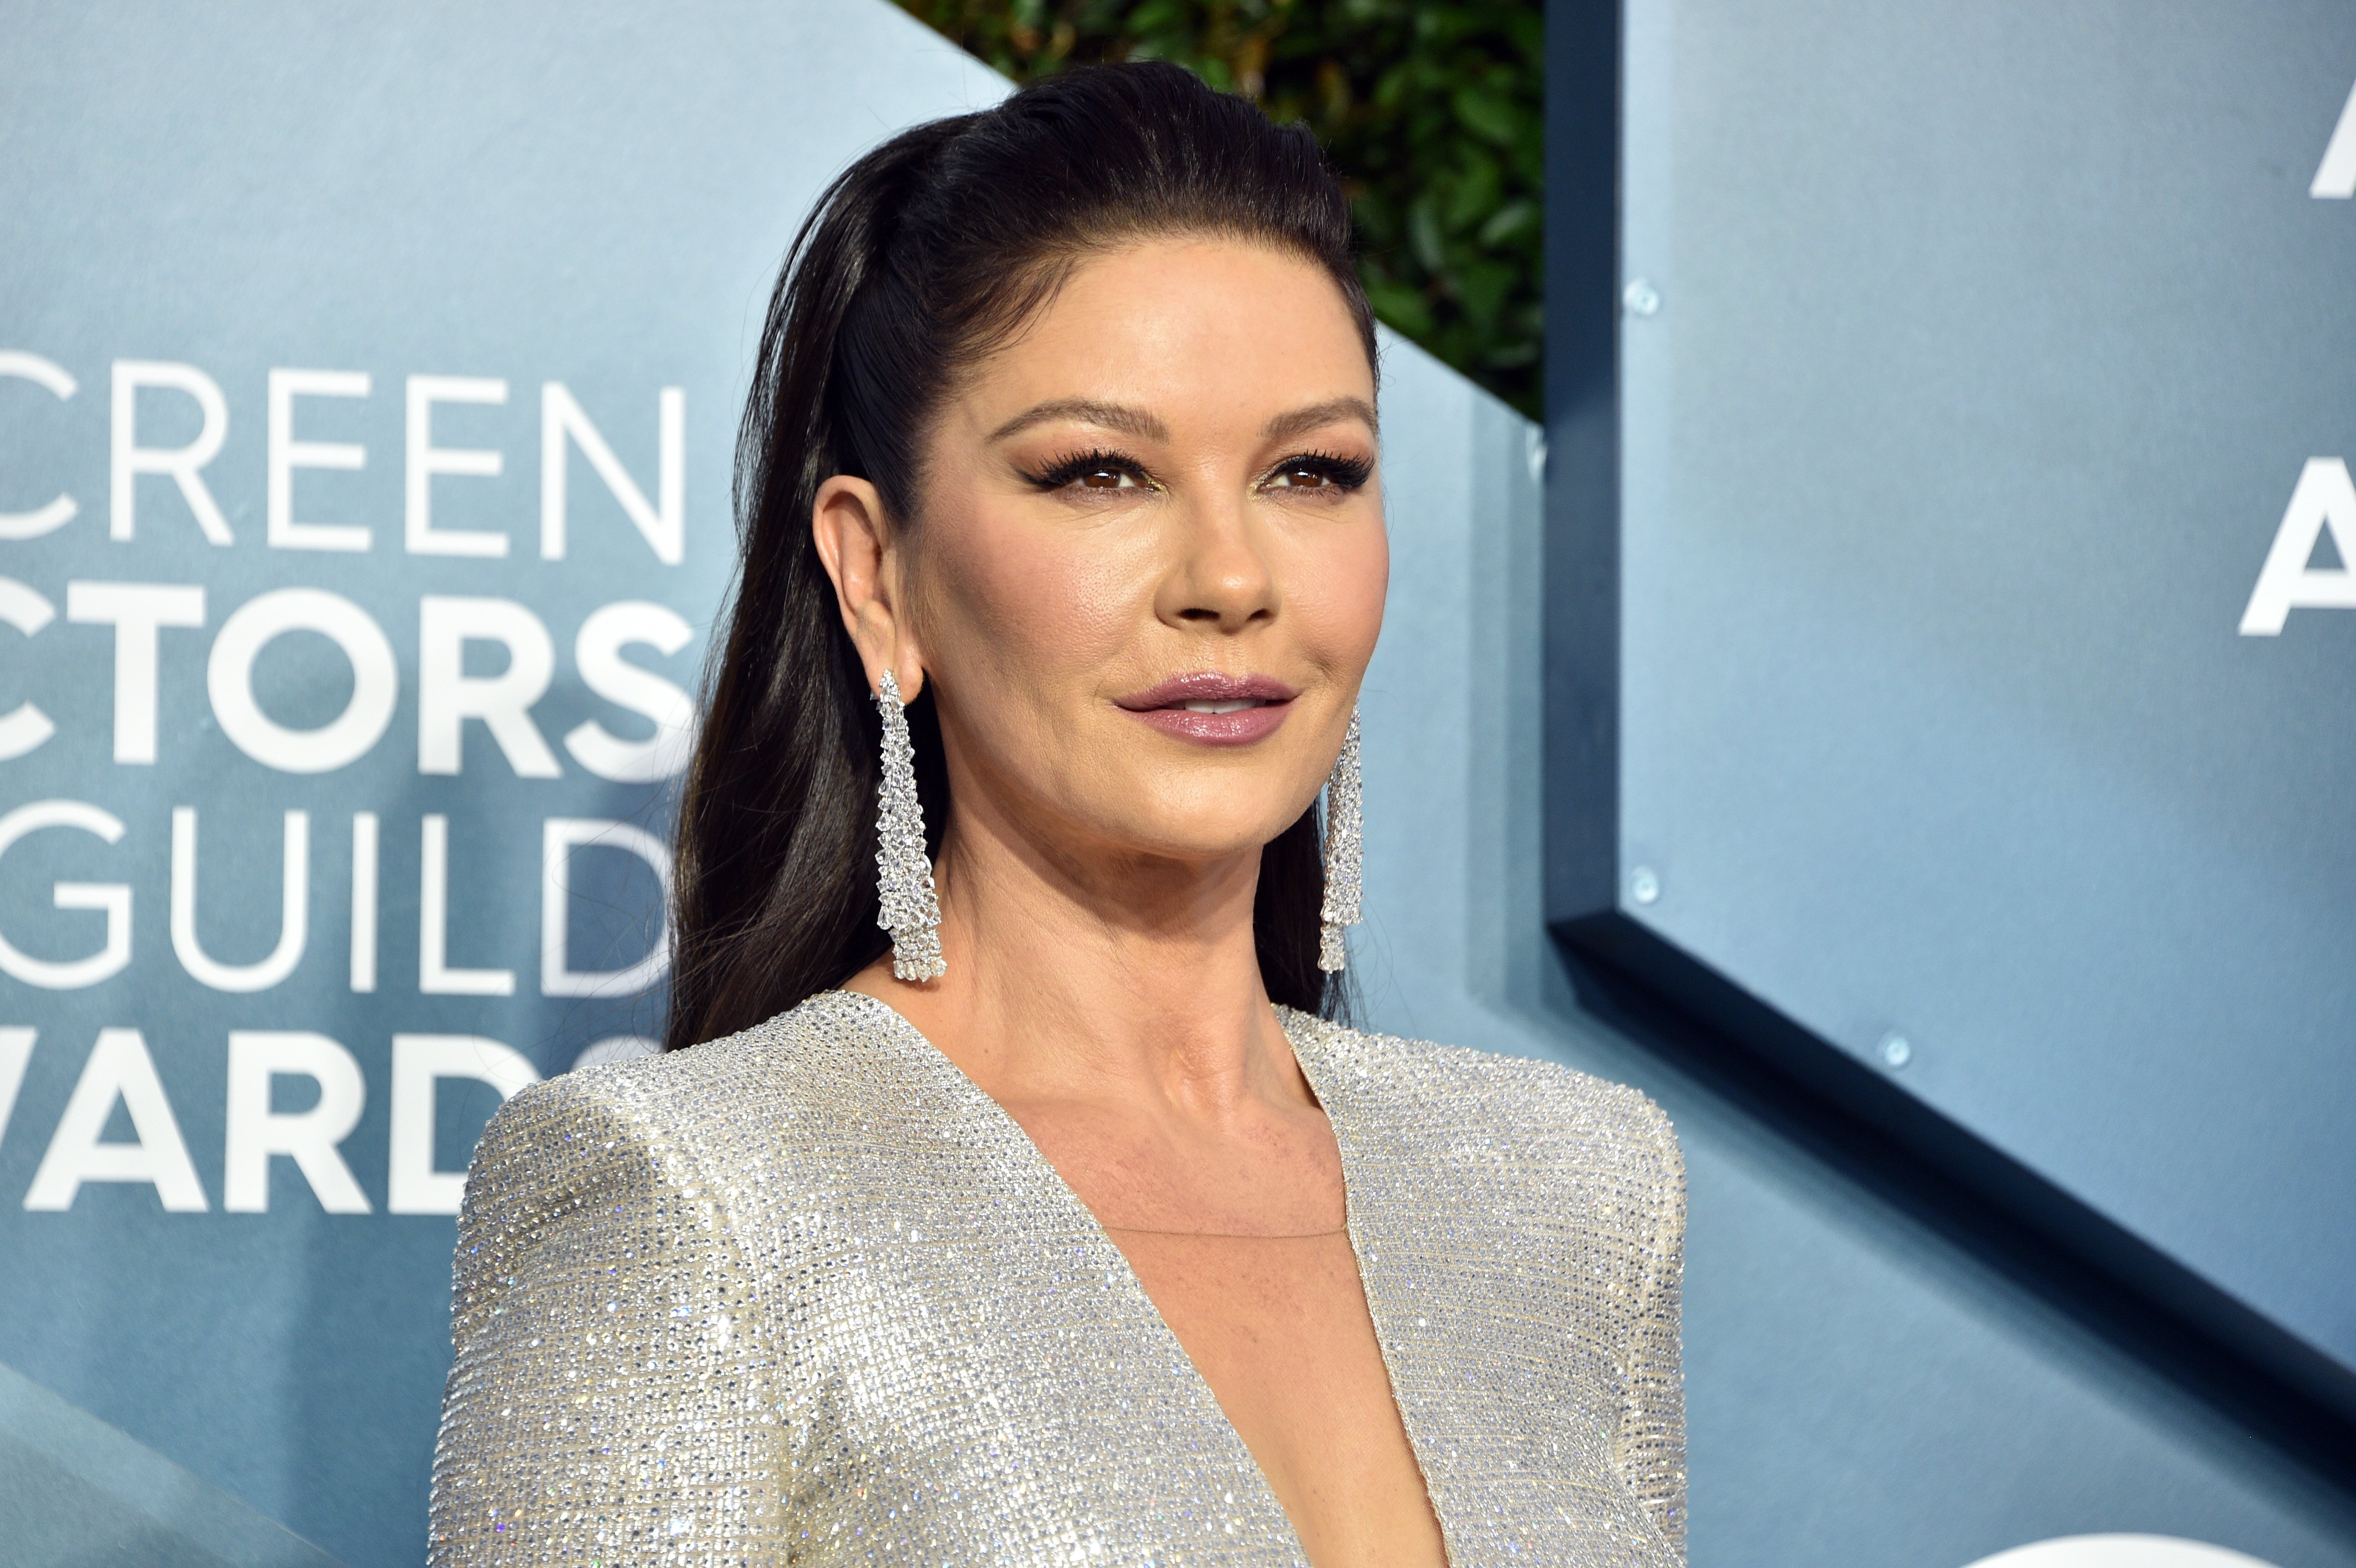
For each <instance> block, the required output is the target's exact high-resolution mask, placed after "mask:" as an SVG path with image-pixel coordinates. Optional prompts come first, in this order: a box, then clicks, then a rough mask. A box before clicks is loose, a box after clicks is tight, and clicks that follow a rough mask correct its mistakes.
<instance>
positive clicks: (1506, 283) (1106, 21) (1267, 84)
mask: <svg viewBox="0 0 2356 1568" xmlns="http://www.w3.org/2000/svg"><path fill="white" fill-rule="evenodd" d="M900 4H901V5H903V6H905V8H906V9H907V10H908V11H909V12H910V13H911V14H913V15H914V16H916V17H917V18H919V19H920V20H922V21H924V22H926V23H927V24H929V25H930V26H931V27H933V28H935V29H936V30H937V31H938V32H940V33H942V34H944V35H946V36H947V37H950V38H952V39H954V40H955V41H956V42H958V44H960V45H962V46H963V47H964V48H966V49H968V50H969V51H970V52H972V53H973V54H975V55H977V56H979V57H980V58H981V59H984V60H987V61H988V62H989V63H990V64H991V65H992V66H995V67H996V68H997V69H1000V70H1001V71H1003V72H1004V73H1006V74H1007V75H1008V76H1011V77H1012V78H1013V79H1014V80H1017V81H1028V80H1033V78H1036V77H1041V76H1045V75H1049V74H1051V73H1053V72H1055V71H1057V70H1060V69H1064V68H1065V67H1066V66H1073V65H1090V64H1097V63H1102V62H1109V61H1117V60H1124V59H1166V60H1173V61H1175V62H1177V63H1178V64H1180V65H1183V66H1185V67H1187V68H1188V69H1191V70H1193V71H1194V72H1196V73H1197V74H1198V75H1200V76H1202V77H1203V78H1204V79H1205V80H1207V81H1209V82H1210V83H1211V85H1212V86H1214V87H1216V88H1219V89H1220V90H1222V91H1228V92H1240V93H1242V94H1243V95H1244V96H1246V97H1248V98H1250V99H1253V100H1255V101H1258V103H1259V104H1260V105H1261V106H1262V107H1263V108H1265V109H1266V110H1267V111H1268V112H1269V113H1270V114H1271V115H1273V116H1275V117H1276V118H1278V119H1280V120H1299V121H1302V122H1305V123H1307V124H1308V125H1309V127H1310V128H1311V129H1312V131H1314V132H1315V133H1317V137H1318V139H1319V141H1321V142H1322V143H1323V144H1324V146H1325V148H1326V152H1327V155H1328V156H1330V157H1331V158H1332V159H1333V165H1334V167H1335V169H1336V170H1337V171H1338V172H1339V173H1340V174H1341V176H1342V178H1343V181H1344V185H1345V186H1346V187H1347V188H1348V190H1349V193H1350V200H1351V204H1352V206H1353V208H1354V209H1355V213H1356V215H1357V221H1358V235H1359V243H1360V246H1361V254H1360V259H1359V270H1360V272H1362V273H1363V274H1364V276H1365V283H1366V293H1367V295H1368V297H1369V298H1371V299H1372V300H1373V302H1374V306H1375V313H1376V315H1379V316H1380V317H1381V318H1382V319H1383V320H1384V321H1385V322H1387V324H1389V325H1391V326H1392V327H1394V328H1395V329H1397V330H1398V332H1400V333H1402V334H1404V335H1405V336H1408V337H1410V338H1413V339H1414V340H1415V341H1416V342H1418V343H1419V344H1421V345H1423V347H1426V348H1428V349H1430V351H1431V352H1432V353H1434V354H1435V355H1437V356H1439V357H1440V358H1441V359H1444V360H1446V361H1447V362H1448V363H1449V364H1451V365H1453V366H1454V367H1456V368H1458V369H1459V370H1462V371H1463V372H1464V373H1465V374H1466V375H1468V376H1470V377H1472V379H1474V380H1475V381H1478V382H1480V383H1481V384H1482V385H1483V386H1484V387H1487V388H1488V389H1490V390H1492V391H1494V392H1495V393H1496V394H1497V395H1498V396H1499V397H1501V398H1503V399H1505V400H1506V401H1507V402H1509V403H1512V404H1513V405H1514V406H1515V407H1516V408H1518V409H1520V410H1521V411H1523V412H1525V413H1526V414H1529V415H1530V416H1532V417H1533V418H1536V417H1537V413H1538V360H1539V341H1540V338H1539V335H1540V331H1541V328H1542V325H1543V323H1542V320H1541V316H1540V306H1539V294H1538V279H1539V276H1540V272H1539V266H1538V262H1539V254H1538V240H1539V236H1540V233H1541V232H1542V230H1543V229H1544V225H1543V224H1542V223H1541V221H1540V212H1539V189H1540V180H1541V178H1542V176H1543V173H1544V163H1545V159H1544V155H1543V151H1542V146H1541V116H1542V111H1541V100H1540V96H1539V93H1540V84H1541V81H1542V80H1543V78H1542V75H1541V72H1542V69H1543V65H1542V33H1541V24H1540V16H1541V12H1540V8H1539V6H1538V5H1537V0H1520V3H1516V0H1421V3H1419V0H900Z"/></svg>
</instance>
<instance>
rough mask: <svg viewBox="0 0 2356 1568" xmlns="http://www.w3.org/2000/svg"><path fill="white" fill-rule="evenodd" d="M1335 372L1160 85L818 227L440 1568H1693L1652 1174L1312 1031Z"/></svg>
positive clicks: (520, 1139) (1311, 190)
mask: <svg viewBox="0 0 2356 1568" xmlns="http://www.w3.org/2000/svg"><path fill="white" fill-rule="evenodd" d="M1375 402H1376V353H1375V336H1374V329H1373V322H1372V318H1371V316H1370V315H1369V314H1368V311H1367V307H1366V302H1365V295H1364V293H1362V292H1361V290H1360V288H1359V285H1358V283H1357V281H1356V277H1355V272H1354V271H1353V269H1352V266H1351V260H1350V234H1349V223H1348V218H1347V211H1346V208H1345V205H1344V199H1343V197H1342V195H1341V193H1340V192H1339V190H1338V189H1337V188H1336V187H1335V186H1334V184H1333V180H1332V178H1331V176H1329V175H1328V174H1327V173H1326V171H1325V170H1324V168H1323V165H1322V164H1321V162H1320V160H1319V156H1318V153H1317V150H1316V148H1315V146H1314V144H1313V143H1312V141H1311V139H1310V138H1309V136H1308V135H1307V133H1305V132H1302V131H1301V130H1299V129H1297V128H1286V129H1279V128H1277V127H1274V126H1271V125H1270V124H1269V123H1268V122H1267V121H1266V120H1265V119H1263V118H1262V117H1261V116H1260V115H1259V113H1258V112H1257V111H1256V110H1255V109H1253V108H1251V107H1250V106H1249V105H1248V104H1246V103H1244V102H1242V101H1239V100H1236V99H1231V98H1224V97H1220V96H1218V95H1216V94H1214V93H1212V92H1211V91H1209V90H1208V89H1206V88H1205V87H1203V86H1202V85H1201V84H1199V83H1198V82H1197V81H1195V80H1194V78H1192V77H1190V76H1188V75H1187V74H1186V73H1184V72H1183V71H1181V70H1179V69H1175V68H1173V67H1168V66H1160V65H1141V66H1132V67H1123V68H1119V69H1108V70H1099V71H1092V72H1085V73H1077V74H1074V75H1069V76H1065V77H1062V78H1059V79H1056V80H1053V81H1050V82H1048V83H1045V84H1044V85H1040V86H1034V87H1031V88H1027V89H1025V90H1023V91H1021V92H1019V93H1017V94H1015V95H1014V96H1013V97H1012V99H1010V100H1009V101H1006V102H1005V103H1004V104H1002V105H1001V106H1000V107H999V108H996V109H993V110H990V111H987V112H981V113H978V114H970V115H965V116H961V117H958V118H956V119H951V120H944V121H939V122H937V123H932V124H929V125H924V126H920V127H918V128H917V129H916V130H914V131H910V132H908V133H905V134H903V135H901V136H898V137H896V138H894V140H892V141H891V142H889V143H887V144H884V145H883V146H882V147H881V148H878V149H877V150H876V151H875V152H873V153H871V154H869V155H867V156H866V157H865V158H863V159H862V160H861V161H860V162H859V163H857V164H856V165H853V166H852V167H851V170H850V171H849V172H848V173H846V174H845V175H844V176H842V177H841V179H839V180H838V181H836V182H835V184H834V186H833V187H831V188H830V190H829V191H828V192H827V194H826V196H825V197H823V198H822V199H821V201H820V203H819V208H818V210H817V212H816V213H815V215H814V216H813V217H812V219H810V221H809V225H808V226H807V227H806V228H805V229H804V230H803V232H802V234H801V237H800V238H799V240H798V241H797V243H796V247H795V251H794V252H793V254H792V255H791V256H790V257H789V258H788V261H787V268H786V272H785V274H784V277H783V279H782V280H781V282H780V283H779V285H778V289H777V293H776V299H775V302H774V304H773V305H772V307H771V310H770V315H769V320H768V325H767V330H766V335H765V337H764V341H763V346H762V355H761V362H760V367H759V369H758V371H757V374H756V379H755V388H754V393H753V397H752V400H751V404H750V406H749V408H748V409H747V411H746V414H745V420H744V432H743V436H742V441H741V445H740V452H739V470H740V486H739V488H740V494H739V511H740V517H741V519H742V528H743V533H744V560H743V567H742V572H741V575H740V578H739V581H738V583H737V587H736V592H735V602H734V606H733V610H732V614H731V617H730V620H729V623H728V632H727V635H726V638H725V642H724V645H723V648H722V651H721V652H720V654H719V656H718V657H717V659H716V661H715V666H714V675H713V678H712V688H711V692H710V697H709V701H708V704H707V714H706V718H705V721H704V729H703V734H702V741H701V748H700V750H699V752H698V754H697V757H696V760H695V763H694V766H693V770H692V772H691V775H690V779H689V783H688V789H687V796H686V801H685V804H684V807H683V810H682V814H681V821H680V855H679V864H680V875H679V902H678V909H677V912H676V920H675V931H676V935H677V943H678V948H677V953H678V966H677V970H676V976H675V984H674V989H673V993H672V999H671V1008H672V1011H671V1017H670V1025H669V1042H668V1043H669V1045H670V1046H671V1047H672V1050H671V1051H670V1052H669V1054H667V1055H665V1056H662V1057H659V1058H656V1059H653V1060H650V1061H641V1062H635V1063H626V1064H618V1065H615V1066H610V1067H604V1068H597V1069H593V1070H587V1071H583V1072H573V1073H569V1074H566V1075H565V1076H563V1077H562V1078H559V1079H556V1080H553V1081H552V1082H550V1083H544V1084H541V1085H538V1086H536V1087H534V1088H532V1089H530V1090H527V1091H525V1092H524V1093H521V1094H519V1095H518V1096H516V1098H515V1099H514V1100H512V1101H511V1102H509V1104H508V1105H507V1106H506V1107H505V1108H504V1109H503V1110H502V1111H501V1112H500V1114H499V1115H498V1117H497V1118H496V1119H495V1120H494V1121H493V1123H492V1125H491V1126H490V1128H489V1129H488V1130H487V1132H486V1133H485V1134H484V1136H483V1139H482V1141H481V1144H480V1146H479V1147H477V1151H476V1156H475V1162H474V1168H473V1171H472V1173H471V1175H470V1176H469V1178H468V1181H467V1188H466V1212H465V1214H464V1216H463V1217H462V1219H461V1221H460V1240H459V1250H458V1266H457V1281H456V1302H455V1327H454V1339H455V1345H456V1349H457V1360H456V1363H455V1366H454V1367H453V1369H452V1371H451V1374H450V1384H449V1392H448V1395H447V1399H446V1402H445V1404H444V1417H443V1429H442V1440H441V1444H440V1447H439V1450H438V1453H437V1456H436V1460H435V1466H434V1562H435V1563H448V1564H459V1563H523V1562H531V1563H591V1562H598V1563H640V1562H645V1563H657V1562H659V1563H722V1562H727V1563H787V1562H794V1563H836V1562H850V1561H873V1562H883V1563H910V1564H915V1563H926V1564H931V1563H1051V1562H1052V1563H1064V1562H1073V1563H1077V1562H1083V1561H1086V1562H1104V1563H1139V1564H1142V1563H1298V1562H1301V1561H1302V1560H1303V1559H1304V1558H1305V1559H1306V1560H1307V1561H1308V1562H1309V1563H1313V1564H1316V1565H1317V1568H1344V1565H1348V1568H1357V1565H1373V1564H1400V1565H1406V1564H1419V1565H1429V1564H1439V1563H1455V1564H1458V1565H1460V1568H1466V1565H1470V1564H1474V1563H1504V1562H1507V1561H1512V1562H1515V1563H1535V1564H1569V1563H1614V1564H1623V1563H1624V1564H1648V1565H1655V1564H1665V1563H1675V1562H1678V1561H1681V1560H1682V1556H1683V1547H1682V1541H1683V1537H1684V1528H1683V1527H1684V1518H1683V1507H1684V1474H1683V1446H1684V1445H1683V1418H1682V1404H1681V1396H1680V1390H1679V1382H1678V1371H1677V1282H1678V1262H1679V1248H1680V1239H1681V1236H1682V1223H1683V1208H1682V1186H1681V1178H1680V1168H1679V1165H1678V1162H1677V1155H1676V1145H1675V1142H1674V1139H1673V1138H1672V1136H1671V1135H1670V1132H1669V1129H1668V1126H1667V1124H1666V1123H1665V1121H1664V1119H1663V1118H1662V1117H1661V1115H1660V1114H1659V1113H1658V1112H1657V1111H1656V1110H1655V1109H1654V1108H1653V1106H1652V1105H1651V1104H1650V1103H1649V1102H1647V1101H1646V1100H1645V1099H1644V1097H1643V1096H1642V1095H1640V1094H1637V1093H1633V1091H1630V1090H1625V1089H1622V1088H1618V1087H1615V1086H1612V1085H1609V1084H1605V1083H1598V1082H1596V1081H1594V1080H1591V1079H1588V1078H1584V1077H1581V1076H1580V1075H1578V1074H1575V1073H1571V1072H1566V1071H1564V1070H1562V1069H1560V1068H1557V1067H1552V1066H1547V1065H1544V1064H1539V1063H1534V1062H1527V1061H1510V1060H1505V1059H1502V1058H1496V1057H1490V1056H1484V1055H1479V1054H1475V1053H1472V1052H1469V1051H1453V1050H1448V1049H1444V1048H1441V1047H1437V1046H1430V1045H1422V1044H1415V1043H1410V1042H1407V1041H1402V1040H1387V1039H1380V1038H1376V1037H1373V1036H1368V1035H1365V1034H1361V1033H1357V1032H1355V1031H1354V1030H1352V1029H1347V1028H1345V1027H1343V1025H1342V1024H1341V1023H1339V1022H1337V1021H1333V1020H1334V1019H1336V1017H1337V1015H1338V1014H1339V1012H1340V1011H1341V1008H1342V996H1341V990H1340V974H1339V971H1340V969H1341V967H1342V961H1343V952H1344V944H1343V941H1342V928H1343V926H1344V924H1346V923H1348V922H1349V921H1351V920H1355V901H1356V880H1357V870H1356V861H1355V841H1356V827H1355V812H1356V792H1357V775H1356V743H1355V741H1356V727H1355V704H1356V698H1357V691H1358V684H1359V680H1360V678H1361V677H1362V676H1363V675H1364V673H1365V667H1366V662H1367V659H1368V657H1369V656H1371V654H1372V653H1373V651H1374V645H1375V639H1376V633H1377V631H1378V630H1379V627H1380V624H1381V617H1382V607H1383V600H1384V594H1385V592H1386V584H1387V570H1388V563H1387V545H1386V541H1385V535H1384V519H1383V514H1382V504H1381V498H1380V487H1379V482H1378V478H1377V469H1378V452H1377V445H1376V409H1375ZM904 705H905V706H904ZM1337 759H1338V761H1337ZM1329 773H1331V774H1332V779H1333V788H1332V790H1331V791H1330V792H1329V799H1330V802H1331V805H1332V807H1333V825H1332V829H1331V832H1330V835H1329V837H1330V838H1331V840H1332V842H1331V843H1330V844H1328V845H1326V846H1324V848H1323V850H1322V851H1321V844H1320V830H1319V826H1318V819H1317V814H1316V810H1315V802H1316V798H1317V795H1318V794H1319V790H1320V786H1321V784H1323V783H1324V782H1325V781H1326V779H1327V777H1328V774H1329ZM1321 854H1323V856H1324V857H1326V859H1321ZM688 1048H691V1049H688Z"/></svg>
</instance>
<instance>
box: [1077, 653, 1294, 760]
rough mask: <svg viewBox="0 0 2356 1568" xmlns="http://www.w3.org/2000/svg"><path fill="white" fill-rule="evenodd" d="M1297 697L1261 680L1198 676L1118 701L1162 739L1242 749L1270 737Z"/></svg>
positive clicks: (1282, 686) (1290, 690) (1175, 678)
mask: <svg viewBox="0 0 2356 1568" xmlns="http://www.w3.org/2000/svg"><path fill="white" fill-rule="evenodd" d="M1298 695H1300V694H1299V693H1298V692H1296V691H1294V690H1293V688H1291V687H1289V686H1287V685H1285V684H1284V683H1283V682H1282V681H1280V680H1271V679H1269V677H1266V676H1261V675H1247V676H1233V675H1218V674H1215V673H1213V672H1210V671H1197V672H1195V673H1194V674H1190V675H1179V676H1173V677H1170V678H1169V679H1168V680H1165V681H1163V682H1162V683H1161V684H1160V685H1159V686H1156V687H1153V688H1151V689H1149V690H1145V691H1141V692H1137V693H1135V694H1134V695H1132V696H1129V697H1123V698H1120V699H1117V700H1118V705H1119V707H1120V708H1121V709H1123V710H1124V711H1125V712H1128V713H1129V714H1130V715H1131V716H1133V717H1135V718H1137V719H1139V720H1142V721H1143V722H1145V723H1147V724H1151V726H1153V728H1155V729H1156V730H1159V731H1162V733H1163V734H1165V735H1171V736H1175V737H1176V738H1177V739H1179V740H1182V741H1198V742H1200V743H1202V744H1204V745H1210V746H1244V745H1249V744H1250V743H1251V742H1252V741H1258V740H1261V739H1263V738H1265V737H1267V736H1269V735H1272V734H1274V733H1275V732H1276V731H1277V728H1278V726H1280V725H1281V724H1282V723H1283V722H1284V720H1285V719H1286V718H1287V717H1288V716H1289V715H1290V713H1291V712H1292V699H1294V698H1295V697H1297V696H1298Z"/></svg>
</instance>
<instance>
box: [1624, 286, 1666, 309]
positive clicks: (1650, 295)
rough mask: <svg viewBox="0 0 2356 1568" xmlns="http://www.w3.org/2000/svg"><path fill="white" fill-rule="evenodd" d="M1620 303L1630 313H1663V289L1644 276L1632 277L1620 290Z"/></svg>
mask: <svg viewBox="0 0 2356 1568" xmlns="http://www.w3.org/2000/svg"><path fill="white" fill-rule="evenodd" d="M1620 303H1621V304H1622V306H1623V307H1625V308H1626V310H1627V312H1628V314H1629V315H1660V314H1661V291H1660V290H1658V289H1656V288H1655V287H1654V286H1653V285H1652V284H1651V283H1648V282H1646V281H1645V280H1644V279H1643V278H1632V279H1630V280H1629V282H1628V286H1627V287H1626V288H1624V289H1622V290H1621V291H1620Z"/></svg>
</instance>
